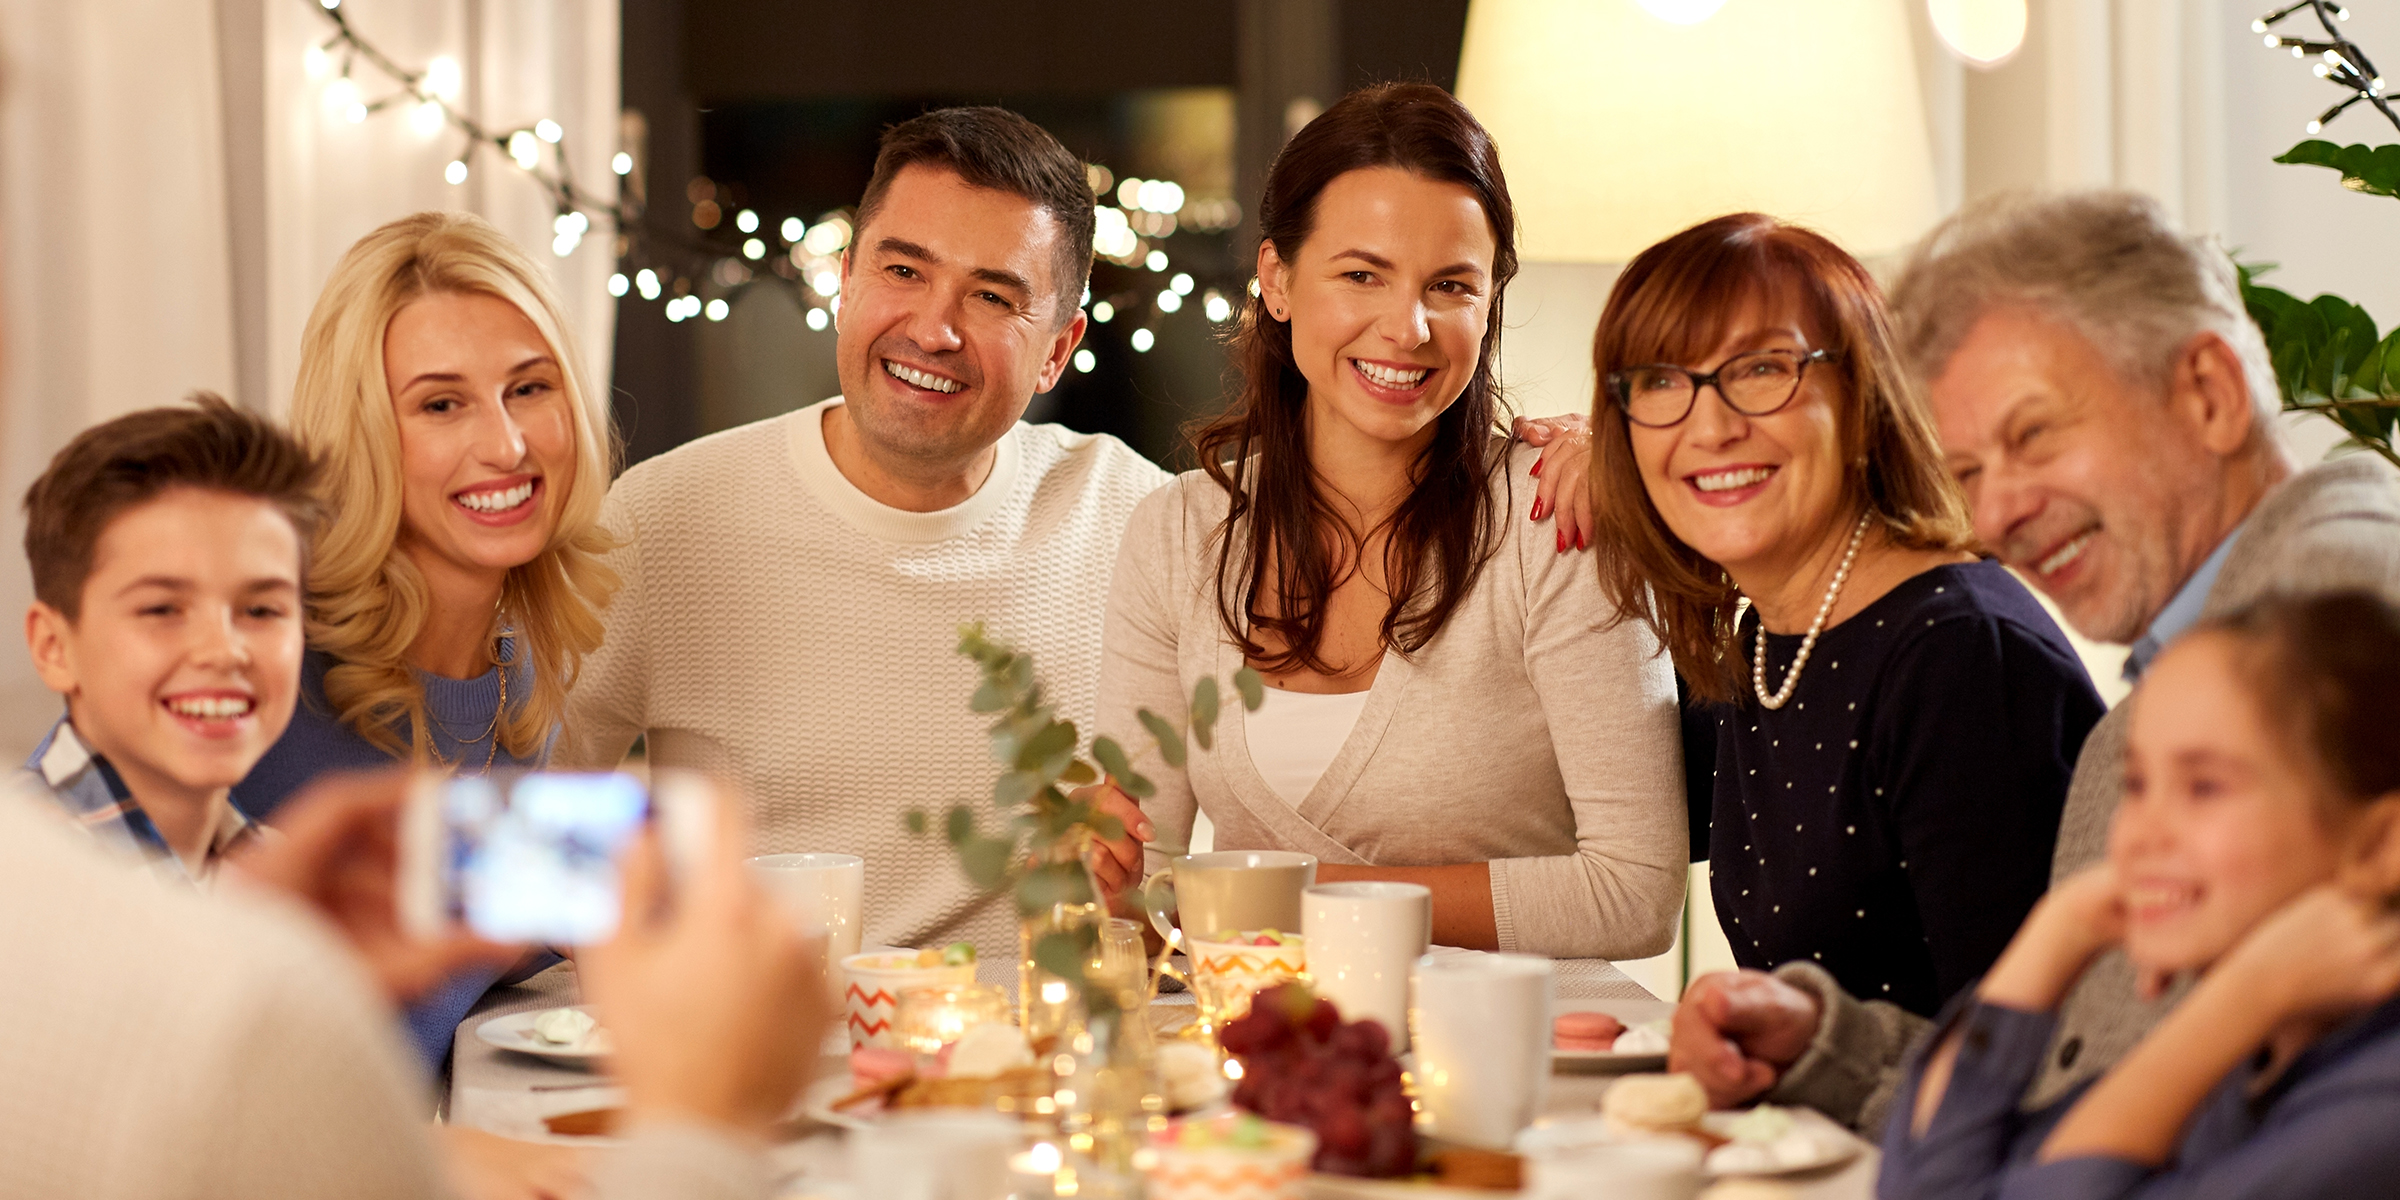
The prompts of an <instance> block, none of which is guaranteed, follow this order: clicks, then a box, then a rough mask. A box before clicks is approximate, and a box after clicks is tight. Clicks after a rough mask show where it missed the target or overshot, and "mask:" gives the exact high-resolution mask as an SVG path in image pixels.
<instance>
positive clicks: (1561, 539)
mask: <svg viewBox="0 0 2400 1200" xmlns="http://www.w3.org/2000/svg"><path fill="white" fill-rule="evenodd" d="M1558 552H1559V553H1560V554H1565V553H1566V552H1567V531H1566V530H1564V529H1561V530H1559V531H1558Z"/></svg>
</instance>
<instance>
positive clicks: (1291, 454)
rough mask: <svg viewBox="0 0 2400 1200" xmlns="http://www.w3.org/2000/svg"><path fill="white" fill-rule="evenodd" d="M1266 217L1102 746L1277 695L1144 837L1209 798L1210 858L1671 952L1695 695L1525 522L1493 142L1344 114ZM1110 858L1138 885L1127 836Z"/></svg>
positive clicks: (1450, 127) (1410, 100) (1177, 827)
mask: <svg viewBox="0 0 2400 1200" xmlns="http://www.w3.org/2000/svg"><path fill="white" fill-rule="evenodd" d="M1259 221H1260V227H1261V230H1262V233H1263V240H1262V242H1261V244H1260V247H1259V258H1258V276H1259V283H1260V294H1259V296H1258V297H1257V298H1255V299H1254V300H1252V301H1251V302H1250V304H1249V305H1248V307H1247V310H1246V311H1245V312H1244V314H1243V316H1242V324H1241V327H1240V332H1239V334H1238V336H1237V339H1236V342H1235V355H1236V358H1237V360H1238V361H1239V362H1241V363H1242V365H1243V368H1244V373H1245V376H1246V379H1245V385H1244V388H1243V391H1242V394H1241V395H1240V396H1239V397H1237V398H1236V399H1235V401H1234V403H1233V404H1232V406H1231V407H1230V408H1229V409H1228V411H1227V412H1226V414H1225V415H1224V416H1223V417H1222V418H1220V419H1218V420H1217V421H1216V422H1214V423H1213V424H1211V425H1209V426H1208V427H1207V428H1206V429H1205V430H1203V431H1202V432H1201V433H1200V434H1199V435H1198V437H1197V448H1198V451H1199V459H1200V461H1201V462H1202V463H1203V464H1206V466H1205V467H1204V469H1203V470H1200V471H1192V472H1187V473H1185V474H1184V475H1182V476H1181V477H1179V478H1177V479H1176V480H1175V481H1174V482H1172V483H1170V484H1169V485H1168V486H1166V487H1165V488H1163V489H1161V490H1160V491H1158V492H1155V493H1153V494H1152V495H1151V496H1150V497H1149V498H1148V499H1147V500H1145V501H1143V502H1142V504H1141V506H1140V507H1139V508H1137V509H1136V510H1135V512H1134V516H1133V520H1132V523H1131V525H1130V526H1129V528H1128V529H1127V530H1126V536H1125V541H1124V544H1123V546H1122V548H1121V549H1120V551H1119V553H1118V558H1117V566H1116V574H1115V578H1114V581H1113V583H1112V585H1111V588H1110V595H1109V608H1108V623H1107V627H1106V630H1107V631H1106V634H1105V640H1104V646H1103V659H1102V664H1101V679H1100V699H1099V711H1098V719H1099V730H1100V731H1101V732H1106V733H1113V734H1116V735H1117V736H1119V737H1120V738H1122V737H1123V736H1124V735H1125V734H1126V733H1128V732H1132V731H1137V730H1139V729H1140V728H1141V726H1140V724H1139V722H1138V719H1137V713H1138V712H1139V710H1141V709H1144V708H1148V709H1151V710H1153V711H1156V712H1160V713H1170V714H1174V713H1181V712H1182V711H1183V710H1184V706H1185V697H1187V696H1188V695H1189V694H1190V692H1191V689H1192V686H1193V684H1195V683H1196V682H1197V681H1198V680H1199V679H1200V678H1201V677H1203V676H1215V677H1217V678H1219V679H1220V680H1226V679H1230V678H1231V676H1232V675H1233V673H1234V672H1235V671H1236V670H1238V669H1240V668H1241V667H1242V666H1243V665H1244V664H1245V663H1247V664H1248V665H1250V666H1253V667H1255V668H1257V669H1258V671H1259V672H1260V673H1261V674H1262V675H1264V676H1265V677H1266V679H1267V682H1268V685H1269V686H1268V698H1267V703H1266V705H1265V706H1264V707H1263V708H1261V709H1260V710H1259V711H1258V712H1256V713H1248V714H1243V713H1240V712H1238V710H1236V709H1235V707H1234V706H1230V705H1229V706H1228V715H1227V717H1226V719H1224V720H1223V721H1221V722H1220V723H1219V725H1218V727H1217V732H1216V737H1215V739H1214V742H1215V744H1214V747H1213V748H1212V749H1202V748H1200V747H1198V746H1197V745H1195V746H1193V747H1192V754H1191V757H1190V759H1189V761H1188V763H1187V764H1186V766H1185V767H1183V768H1181V769H1159V770H1154V771H1149V772H1147V773H1148V774H1149V775H1150V778H1151V779H1152V780H1153V781H1154V782H1155V783H1156V784H1157V788H1158V791H1157V794H1156V795H1155V796H1153V797H1151V798H1149V799H1147V800H1145V801H1143V802H1142V812H1141V814H1139V815H1138V816H1137V817H1136V819H1135V820H1132V821H1129V822H1128V824H1129V825H1131V826H1132V827H1133V836H1135V837H1138V838H1140V839H1141V840H1142V841H1144V842H1151V843H1154V844H1156V845H1158V846H1161V847H1164V846H1169V845H1180V844H1183V843H1185V842H1186V841H1188V839H1189V834H1190V831H1191V827H1192V821H1193V813H1194V811H1195V810H1196V809H1197V810H1199V811H1205V812H1207V813H1208V815H1209V818H1210V819H1211V820H1212V821H1213V822H1214V823H1215V825H1216V831H1217V832H1216V838H1217V841H1216V844H1217V847H1218V848H1219V849H1286V850H1298V851H1302V852H1305V853H1309V854H1313V855H1315V856H1317V858H1318V860H1319V862H1320V866H1319V868H1318V873H1317V877H1318V879H1319V880H1320V881H1337V880H1361V879H1379V880H1397V881H1404V882H1410V883H1419V884H1424V885H1426V886H1428V887H1430V888H1431V889H1432V890H1433V926H1434V927H1433V936H1434V940H1435V941H1436V942H1440V943H1443V944H1447V945H1456V946H1467V947H1474V948H1480V949H1499V950H1512V951H1525V952H1532V953H1540V954H1550V955H1556V956H1561V957H1603V958H1634V957H1640V956H1644V955H1649V954H1656V953H1658V952H1660V951H1663V950H1665V949H1666V948H1667V946H1668V944H1669V943H1670V941H1671V940H1672V937H1673V928H1674V923H1675V916H1676V913H1677V912H1678V910H1679V908H1680V906H1681V904H1682V901H1683V885H1684V871H1685V862H1686V849H1687V846H1686V836H1687V835H1686V832H1685V828H1686V827H1685V819H1684V814H1683V800H1682V775H1681V752H1680V749H1679V744H1678V735H1677V724H1676V713H1675V681H1674V676H1673V674H1672V673H1671V671H1670V670H1669V668H1668V664H1667V660H1666V659H1665V658H1664V657H1663V656H1662V655H1660V654H1659V652H1658V649H1659V647H1658V643H1657V641H1656V640H1655V638H1654V637H1653V636H1652V635H1651V634H1650V633H1649V631H1648V630H1647V629H1646V628H1644V627H1642V626H1641V625H1640V624H1639V623H1636V622H1626V623H1621V624H1618V625H1617V626H1616V627H1614V628H1603V626H1604V625H1605V624H1607V621H1606V616H1607V613H1608V608H1607V606H1606V605H1605V603H1604V602H1603V599H1602V596H1601V593H1600V590H1599V583H1598V580H1597V578H1596V577H1595V574H1594V572H1593V570H1592V565H1591V562H1590V560H1589V559H1587V558H1586V557H1584V556H1583V555H1581V554H1568V555H1561V554H1559V553H1557V548H1556V547H1555V546H1554V545H1552V544H1550V543H1549V542H1548V541H1546V540H1545V538H1546V537H1547V536H1548V535H1547V534H1546V533H1544V532H1542V531H1535V530H1529V529H1528V528H1527V527H1526V523H1525V522H1522V521H1516V520H1512V519H1510V514H1511V513H1512V512H1513V510H1514V509H1515V507H1516V506H1517V504H1518V503H1520V502H1522V501H1529V500H1530V498H1531V497H1532V496H1533V495H1534V483H1533V480H1532V479H1531V478H1530V474H1529V473H1530V470H1531V468H1532V466H1533V464H1534V461H1535V458H1536V455H1535V452H1534V451H1533V450H1531V449H1530V448H1523V447H1515V448H1512V447H1511V445H1510V444H1509V442H1508V441H1507V440H1506V439H1505V438H1504V437H1502V436H1499V435H1498V434H1497V433H1496V432H1495V429H1494V420H1495V408H1494V403H1495V392H1496V390H1497V383H1496V380H1495V379H1494V373H1493V368H1492V362H1493V357H1494V352H1495V350H1496V349H1497V347H1498V344H1499V338H1500V328H1501V323H1500V295H1501V290H1502V288H1503V287H1504V286H1505V285H1506V284H1507V282H1508V279H1509V277H1510V276H1511V275H1513V274H1514V273H1515V271H1516V253H1515V248H1514V241H1515V238H1514V233H1515V217H1514V214H1513V212H1512V211H1511V209H1510V207H1509V200H1508V191H1507V185H1506V183H1505V182H1504V181H1503V179H1502V177H1501V173H1500V166H1499V159H1498V155H1497V153H1496V152H1495V151H1494V149H1493V146H1492V143H1491V139H1490V137H1489V135H1487V134H1486V133H1485V132H1484V130H1483V128H1482V127H1481V126H1480V125H1478V124H1476V122H1475V119H1474V118H1473V117H1472V116H1471V115H1469V114H1468V113H1467V111H1466V109H1465V108H1463V107H1461V106H1460V105H1459V103H1458V102H1457V101H1456V100H1455V99H1453V98H1452V97H1451V96H1450V95H1449V94H1448V93H1447V92H1444V91H1442V90H1441V89H1439V88H1434V87H1430V86H1426V85H1421V84H1414V85H1411V84H1404V85H1387V86H1383V87H1378V88H1371V89H1367V90H1365V91H1361V92H1356V93H1353V94H1352V95H1350V96H1349V97H1347V98H1345V99H1344V100H1342V101H1341V102H1340V103H1338V104H1336V105H1334V106H1333V107H1332V108H1330V109H1328V110H1326V112H1325V113H1324V115H1322V116H1320V117H1318V118H1317V119H1316V120H1315V121H1314V122H1311V123H1310V124H1309V126H1308V127H1307V128H1306V129H1304V130H1302V131H1301V132H1300V133H1299V135H1298V136H1296V137H1294V138H1293V139H1292V141H1291V142H1290V144H1288V145H1287V146H1285V148H1284V150H1283V153H1282V154H1281V155H1280V156H1279V157H1278V158H1277V159H1276V162H1275V165H1274V167H1273V169H1272V170H1271V171H1270V173H1269V175H1268V180H1267V189H1266V197H1265V199H1264V201H1263V202H1262V203H1261V205H1260V209H1259ZM1124 811H1130V810H1129V809H1127V810H1124ZM1113 850H1114V856H1113V857H1114V861H1112V862H1103V863H1102V864H1101V875H1102V878H1103V882H1104V883H1107V884H1110V885H1121V884H1122V883H1123V882H1124V881H1125V878H1126V876H1127V874H1128V872H1127V871H1126V870H1125V867H1126V866H1127V865H1129V864H1130V863H1132V862H1134V861H1136V860H1135V858H1134V847H1133V843H1132V842H1131V841H1126V842H1122V843H1119V844H1118V845H1117V846H1116V847H1114V848H1113ZM1103 857H1104V858H1105V857H1110V856H1103ZM1150 857H1151V858H1152V859H1153V860H1154V861H1153V862H1152V864H1151V865H1152V866H1157V865H1161V864H1160V862H1158V861H1156V860H1159V859H1160V858H1161V857H1162V856H1161V855H1160V854H1159V853H1157V852H1153V853H1152V854H1151V855H1150Z"/></svg>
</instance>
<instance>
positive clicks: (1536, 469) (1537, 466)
mask: <svg viewBox="0 0 2400 1200" xmlns="http://www.w3.org/2000/svg"><path fill="white" fill-rule="evenodd" d="M1525 473H1526V474H1528V475H1539V474H1541V473H1542V460H1540V459H1538V458H1537V459H1535V460H1533V469H1532V470H1530V471H1527V472H1525Z"/></svg>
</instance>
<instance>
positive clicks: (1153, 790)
mask: <svg viewBox="0 0 2400 1200" xmlns="http://www.w3.org/2000/svg"><path fill="white" fill-rule="evenodd" d="M1109 778H1111V779H1114V780H1116V781H1117V790H1119V791H1122V792H1124V793H1125V794H1126V795H1128V796H1131V797H1133V798H1134V799H1136V800H1147V799H1149V798H1150V797H1152V796H1155V795H1157V794H1158V785H1157V784H1155V783H1152V782H1150V777H1149V776H1147V775H1144V774H1142V773H1141V772H1139V771H1129V772H1127V773H1125V774H1123V775H1118V774H1116V773H1114V772H1111V773H1110V774H1109Z"/></svg>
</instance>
